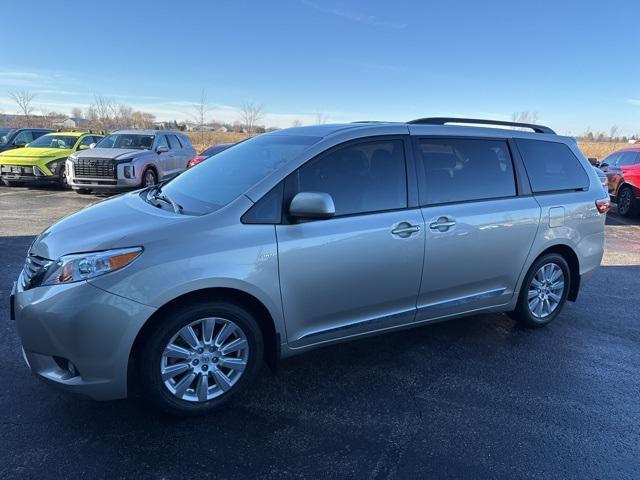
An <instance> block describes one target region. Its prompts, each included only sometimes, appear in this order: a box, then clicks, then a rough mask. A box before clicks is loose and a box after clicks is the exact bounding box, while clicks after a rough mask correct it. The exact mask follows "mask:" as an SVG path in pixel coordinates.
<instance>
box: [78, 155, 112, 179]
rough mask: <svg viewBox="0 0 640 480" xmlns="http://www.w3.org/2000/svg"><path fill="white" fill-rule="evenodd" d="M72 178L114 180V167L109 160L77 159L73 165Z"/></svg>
mask: <svg viewBox="0 0 640 480" xmlns="http://www.w3.org/2000/svg"><path fill="white" fill-rule="evenodd" d="M73 176H74V177H85V178H116V165H115V162H114V161H113V160H111V159H109V158H78V159H77V160H76V161H75V163H74V165H73Z"/></svg>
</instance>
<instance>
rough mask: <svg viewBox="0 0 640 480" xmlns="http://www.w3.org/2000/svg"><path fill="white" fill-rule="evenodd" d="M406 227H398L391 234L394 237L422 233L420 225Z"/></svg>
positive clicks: (407, 225)
mask: <svg viewBox="0 0 640 480" xmlns="http://www.w3.org/2000/svg"><path fill="white" fill-rule="evenodd" d="M405 225H406V226H404V227H397V228H394V229H393V230H391V233H393V234H394V235H410V234H412V233H416V232H419V231H420V225H410V224H406V223H405Z"/></svg>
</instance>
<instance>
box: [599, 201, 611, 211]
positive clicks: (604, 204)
mask: <svg viewBox="0 0 640 480" xmlns="http://www.w3.org/2000/svg"><path fill="white" fill-rule="evenodd" d="M596 208H597V209H598V212H599V213H607V212H608V211H609V209H610V208H611V202H610V201H609V199H608V198H603V199H601V200H596Z"/></svg>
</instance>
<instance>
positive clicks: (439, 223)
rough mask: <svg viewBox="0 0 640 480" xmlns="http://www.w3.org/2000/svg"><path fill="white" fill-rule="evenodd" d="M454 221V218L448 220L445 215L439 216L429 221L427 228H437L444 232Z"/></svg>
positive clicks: (453, 224)
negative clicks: (433, 220)
mask: <svg viewBox="0 0 640 480" xmlns="http://www.w3.org/2000/svg"><path fill="white" fill-rule="evenodd" d="M455 224H456V222H455V221H454V220H449V219H448V218H447V217H440V218H439V219H438V220H436V221H435V222H431V223H430V224H429V228H430V229H431V230H439V231H440V232H446V231H447V230H449V229H450V228H451V227H453V226H455Z"/></svg>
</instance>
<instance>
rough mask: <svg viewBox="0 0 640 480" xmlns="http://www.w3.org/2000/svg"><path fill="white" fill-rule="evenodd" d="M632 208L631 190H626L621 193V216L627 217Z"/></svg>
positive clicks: (619, 204)
mask: <svg viewBox="0 0 640 480" xmlns="http://www.w3.org/2000/svg"><path fill="white" fill-rule="evenodd" d="M630 208H631V190H629V188H624V189H623V190H622V192H620V200H619V201H618V212H619V213H620V215H625V214H626V213H627V212H629V209H630Z"/></svg>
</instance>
